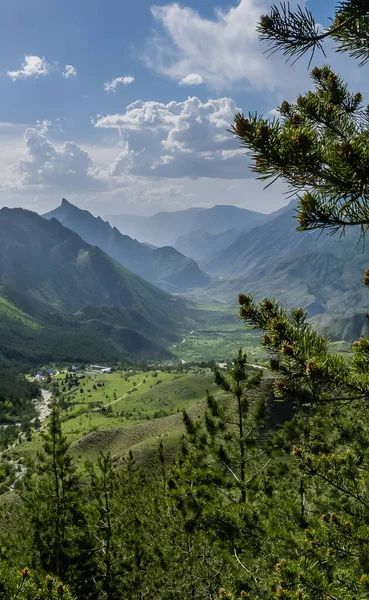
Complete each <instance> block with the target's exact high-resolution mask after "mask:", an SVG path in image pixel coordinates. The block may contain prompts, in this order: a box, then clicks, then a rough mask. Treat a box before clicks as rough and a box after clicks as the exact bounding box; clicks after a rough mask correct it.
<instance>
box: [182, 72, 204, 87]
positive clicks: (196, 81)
mask: <svg viewBox="0 0 369 600" xmlns="http://www.w3.org/2000/svg"><path fill="white" fill-rule="evenodd" d="M179 83H180V85H201V84H202V83H204V80H203V78H202V77H201V75H199V74H198V73H189V75H186V77H183V78H182V79H181V81H180V82H179Z"/></svg>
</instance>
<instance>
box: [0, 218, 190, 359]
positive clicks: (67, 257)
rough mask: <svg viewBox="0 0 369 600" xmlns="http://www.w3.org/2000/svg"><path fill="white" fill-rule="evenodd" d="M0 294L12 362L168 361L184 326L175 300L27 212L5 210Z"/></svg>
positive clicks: (2, 337) (2, 330)
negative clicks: (169, 349) (169, 346)
mask: <svg viewBox="0 0 369 600" xmlns="http://www.w3.org/2000/svg"><path fill="white" fill-rule="evenodd" d="M0 286H1V287H0V314H1V317H2V318H1V319H0V354H2V355H4V356H6V357H7V358H10V359H12V360H19V361H22V360H26V359H27V357H28V358H30V357H32V353H34V355H35V356H36V355H37V357H38V358H37V360H38V362H39V361H40V360H41V358H42V362H45V361H46V359H47V358H49V360H50V359H51V358H52V359H53V360H57V358H56V357H59V358H60V360H62V357H61V354H63V353H64V358H63V360H64V359H66V358H68V360H71V361H72V360H77V356H78V359H79V360H88V357H89V356H91V359H92V355H93V356H96V357H97V355H99V356H101V357H104V358H105V359H106V360H108V359H110V360H113V359H114V358H115V359H117V358H118V357H119V356H121V357H124V358H128V357H129V356H130V355H132V356H131V357H130V358H131V360H133V359H135V358H136V359H137V358H138V357H143V356H145V357H147V358H148V357H149V356H151V357H153V356H159V355H160V356H162V357H168V356H169V353H168V352H167V350H166V349H165V346H166V345H167V344H168V343H169V342H170V341H173V340H174V339H177V335H179V332H180V331H181V327H182V326H183V324H184V323H185V322H186V319H187V316H186V309H185V305H184V302H183V301H182V300H180V299H179V298H178V297H174V296H171V295H169V294H167V293H165V292H164V291H162V290H159V289H158V288H156V287H154V286H153V285H151V284H150V283H148V282H146V281H144V280H143V279H141V278H140V277H138V276H137V275H135V274H134V273H131V272H130V271H128V270H127V269H125V268H124V267H123V266H122V265H120V264H119V263H118V262H116V261H115V260H113V259H112V258H111V257H109V256H108V255H107V254H105V253H104V252H103V251H102V250H101V249H100V248H98V247H96V246H91V245H90V244H88V243H87V242H85V241H84V240H82V239H81V238H80V237H79V236H78V235H77V234H76V233H74V232H72V231H70V230H69V229H67V228H66V227H64V226H63V225H62V224H61V223H60V222H59V221H58V220H56V219H51V220H47V219H43V218H42V217H40V216H39V215H37V214H36V213H33V212H30V211H26V210H23V209H8V208H3V209H1V210H0ZM60 344H61V346H62V348H63V352H61V351H60V348H59V345H60ZM33 345H34V349H33ZM43 345H44V347H45V351H44V352H43V351H42V346H43ZM83 356H84V357H85V358H83ZM73 357H74V358H73ZM94 360H95V359H94Z"/></svg>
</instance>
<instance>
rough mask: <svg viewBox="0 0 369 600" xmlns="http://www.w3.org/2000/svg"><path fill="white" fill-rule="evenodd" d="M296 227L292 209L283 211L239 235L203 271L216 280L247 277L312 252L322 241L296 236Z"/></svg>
mask: <svg viewBox="0 0 369 600" xmlns="http://www.w3.org/2000/svg"><path fill="white" fill-rule="evenodd" d="M296 226H297V224H296V219H295V211H294V209H293V208H290V209H289V210H285V211H283V212H282V213H279V214H277V216H276V217H274V218H270V219H268V221H267V222H266V223H264V224H263V225H260V226H258V227H254V228H252V229H250V230H247V231H243V232H241V233H238V235H237V236H236V238H235V239H234V240H233V241H232V243H230V244H229V245H228V246H227V247H225V248H223V249H222V250H221V251H219V252H216V253H215V254H213V256H212V257H211V258H210V259H209V260H208V261H206V262H205V263H204V264H205V268H206V269H207V270H208V272H209V273H210V274H212V275H213V276H218V277H219V276H223V275H225V274H227V275H228V276H229V275H232V276H239V275H247V274H249V273H252V272H254V271H255V269H257V268H259V267H265V266H266V265H267V264H272V263H274V262H275V260H276V259H280V258H282V257H283V256H291V253H293V252H298V251H305V250H308V249H312V248H315V247H316V245H317V244H319V243H320V240H321V239H322V238H324V237H325V236H321V238H320V239H318V234H317V233H316V232H305V233H303V234H302V233H299V232H297V231H296Z"/></svg>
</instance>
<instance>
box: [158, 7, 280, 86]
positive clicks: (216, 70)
mask: <svg viewBox="0 0 369 600" xmlns="http://www.w3.org/2000/svg"><path fill="white" fill-rule="evenodd" d="M267 8H268V7H267V6H266V3H265V2H264V1H263V0H239V2H238V4H237V6H233V7H232V8H230V9H227V10H225V11H222V10H220V9H218V10H216V11H215V13H214V17H213V18H205V17H202V16H201V15H200V14H199V13H198V12H197V11H195V10H193V9H192V8H189V7H185V6H181V5H179V4H177V3H174V4H167V5H165V6H153V7H152V9H151V11H152V15H153V17H154V19H155V20H156V21H157V23H158V24H159V25H160V26H161V28H162V29H163V30H164V35H163V34H161V35H158V36H157V37H156V38H154V39H153V40H151V43H150V47H149V51H148V52H147V57H146V60H147V63H148V64H149V65H150V66H151V67H152V68H153V69H155V70H157V71H159V72H160V73H162V74H164V75H167V76H169V77H171V78H173V79H175V80H177V81H183V79H184V78H186V77H187V76H188V74H189V73H196V74H197V75H199V76H200V77H201V78H202V79H203V81H206V82H207V83H209V84H210V85H213V86H214V87H216V88H218V89H220V88H223V89H224V88H225V87H227V86H229V85H230V84H232V83H234V82H238V81H244V82H248V83H249V84H250V85H252V86H254V87H260V86H262V87H265V86H266V87H268V88H269V89H270V88H272V87H273V86H274V85H275V84H276V82H277V80H278V78H277V75H276V73H274V72H273V68H272V64H271V62H270V61H267V60H265V56H263V48H262V46H261V44H260V41H259V39H258V34H257V32H256V23H257V22H258V20H259V19H260V15H261V14H262V13H263V11H267Z"/></svg>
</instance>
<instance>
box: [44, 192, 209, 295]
mask: <svg viewBox="0 0 369 600" xmlns="http://www.w3.org/2000/svg"><path fill="white" fill-rule="evenodd" d="M43 216H44V217H45V218H46V219H52V218H56V219H58V221H60V222H61V223H62V224H63V225H64V226H65V227H68V229H71V230H72V231H74V232H75V233H77V234H78V235H79V236H80V237H81V238H82V239H83V240H85V241H86V242H88V243H89V244H93V245H95V246H98V247H99V248H101V249H102V250H103V251H104V252H106V253H107V254H109V256H111V257H112V258H114V259H115V260H117V261H118V262H119V263H120V264H122V265H123V266H124V267H126V268H127V269H129V270H130V271H133V272H134V273H136V274H137V275H139V276H140V277H143V278H144V279H146V280H147V281H150V282H151V283H153V284H155V285H156V286H158V287H160V288H162V289H165V290H166V291H170V292H178V291H182V290H188V289H192V288H197V287H205V286H206V285H208V284H209V283H210V277H209V276H208V275H207V274H206V273H204V272H203V271H201V270H200V269H199V266H198V265H197V263H196V262H195V261H194V260H192V259H190V258H187V257H186V256H184V255H183V254H181V253H180V252H178V250H176V249H174V248H171V247H164V248H162V247H161V248H152V247H150V246H148V245H147V244H141V243H140V242H138V241H137V240H134V239H132V238H131V237H129V236H128V235H123V234H122V233H121V232H120V231H119V230H118V229H117V228H116V227H111V226H110V224H109V223H108V222H106V221H103V220H102V219H101V218H100V217H94V216H93V215H92V214H91V213H90V212H88V211H87V210H81V209H80V208H78V207H77V206H74V205H73V204H71V203H70V202H68V201H67V200H65V199H64V198H63V200H62V203H61V205H60V206H59V207H58V208H56V209H55V210H52V211H51V212H49V213H46V214H45V215H43Z"/></svg>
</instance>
